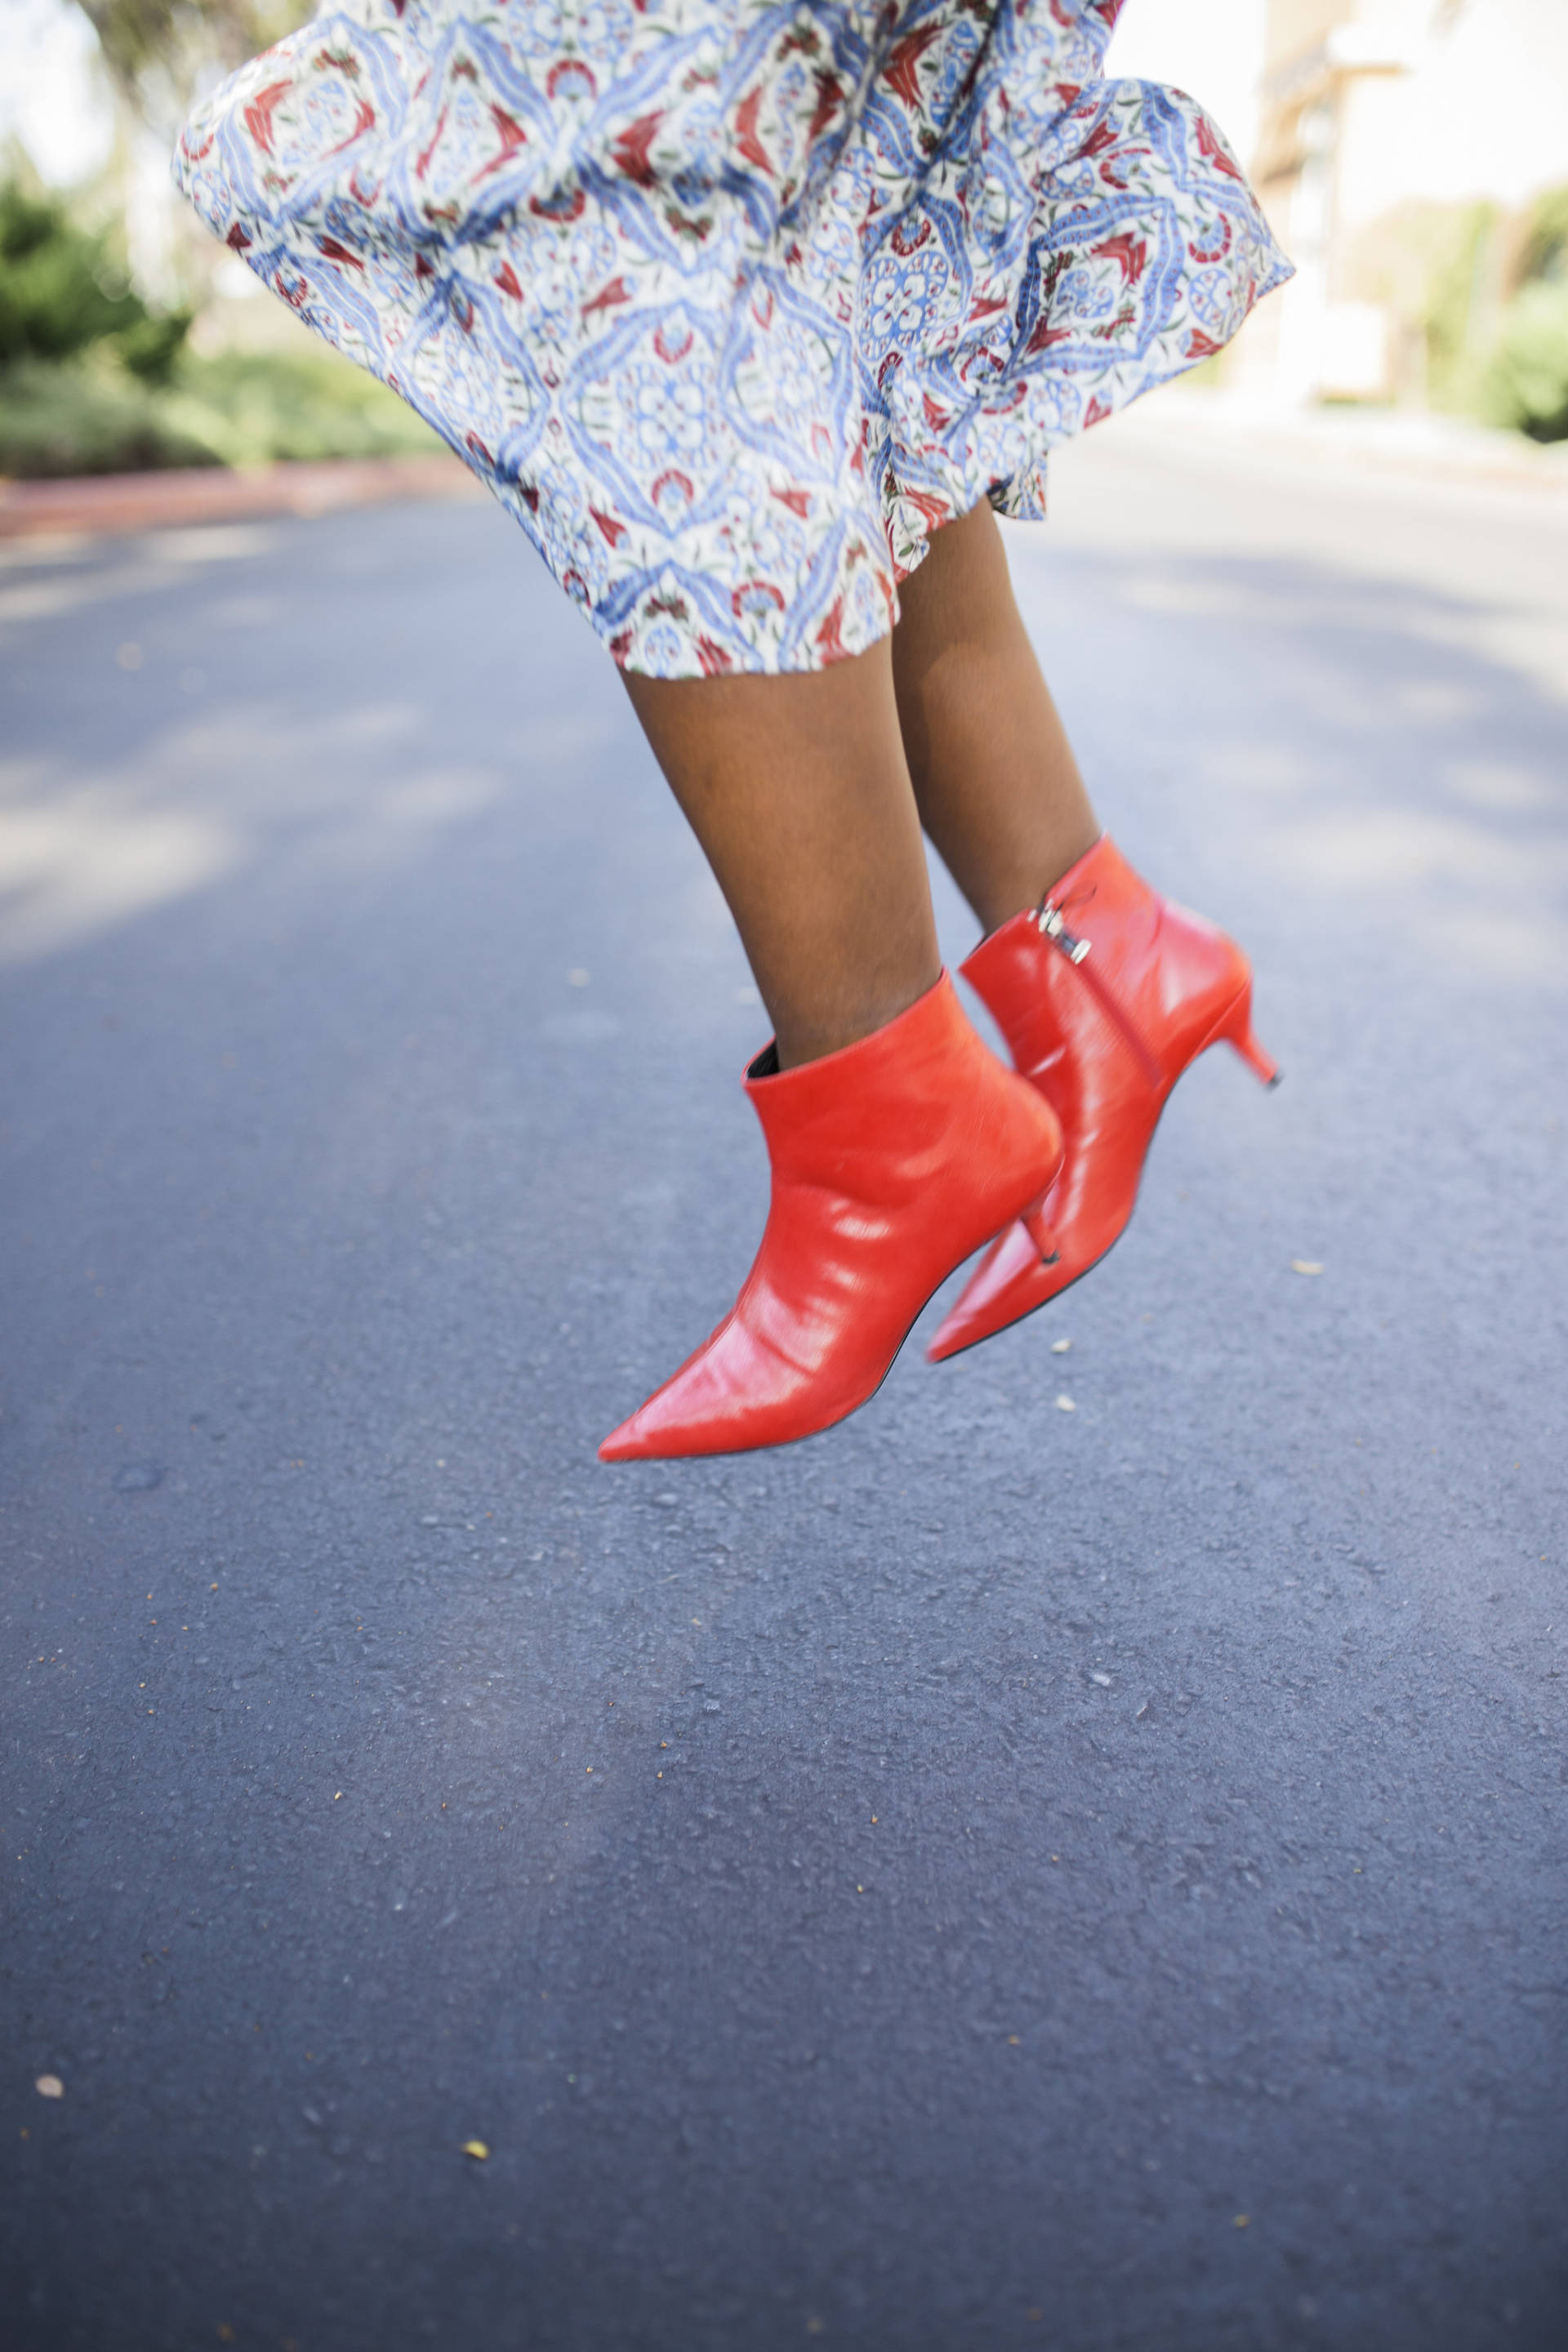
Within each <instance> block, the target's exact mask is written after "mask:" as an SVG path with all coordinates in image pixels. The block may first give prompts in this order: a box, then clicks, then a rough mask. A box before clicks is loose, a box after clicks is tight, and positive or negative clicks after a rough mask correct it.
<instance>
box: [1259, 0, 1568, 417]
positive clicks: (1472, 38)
mask: <svg viewBox="0 0 1568 2352" xmlns="http://www.w3.org/2000/svg"><path fill="white" fill-rule="evenodd" d="M1262 5H1263V6H1264V9H1265V25H1264V39H1263V74H1262V85H1261V89H1260V92H1259V111H1258V131H1257V140H1256V147H1255V150H1254V152H1253V155H1252V158H1251V168H1252V177H1253V180H1254V183H1255V184H1256V185H1257V187H1258V193H1259V194H1260V196H1261V197H1262V199H1263V202H1264V204H1265V205H1266V207H1267V209H1268V215H1269V217H1270V219H1271V221H1272V222H1273V225H1274V227H1275V230H1276V233H1277V234H1278V236H1279V239H1280V242H1281V243H1282V245H1283V246H1284V247H1285V248H1286V250H1287V252H1289V255H1290V256H1291V257H1292V259H1293V260H1294V261H1295V263H1296V267H1297V276H1296V278H1295V280H1294V282H1293V283H1292V284H1291V285H1290V286H1289V288H1287V289H1286V290H1285V292H1284V293H1283V295H1282V296H1280V297H1279V299H1277V300H1275V301H1272V302H1269V303H1266V304H1264V305H1263V306H1262V308H1261V310H1259V312H1258V315H1257V317H1256V318H1255V320H1253V321H1252V323H1251V324H1250V325H1249V326H1248V328H1247V331H1246V333H1245V334H1244V336H1243V337H1242V339H1241V341H1240V342H1239V344H1238V345H1237V352H1236V357H1235V362H1234V365H1233V369H1232V372H1231V376H1230V381H1231V382H1232V383H1235V384H1236V385H1237V387H1238V388H1240V389H1243V390H1245V391H1246V392H1247V393H1248V394H1252V395H1254V396H1258V397H1262V398H1266V399H1268V400H1270V401H1282V402H1285V403H1289V404H1298V403H1300V402H1304V401H1310V400H1321V399H1360V400H1389V399H1398V400H1404V401H1407V402H1411V403H1415V404H1420V403H1424V402H1425V401H1426V399H1427V397H1428V396H1429V394H1433V393H1434V392H1439V393H1440V392H1441V390H1442V387H1441V386H1437V385H1434V383H1432V381H1431V378H1432V373H1433V365H1434V358H1433V355H1434V352H1435V351H1436V352H1437V354H1438V359H1439V362H1441V363H1442V364H1444V365H1447V363H1448V361H1449V360H1450V359H1451V358H1452V359H1453V360H1454V365H1455V366H1456V367H1458V365H1459V364H1460V363H1461V362H1462V357H1463V353H1464V352H1466V351H1468V352H1482V351H1484V349H1485V348H1486V346H1487V344H1488V341H1489V336H1490V334H1491V333H1492V331H1493V330H1494V329H1495V326H1496V322H1497V320H1498V318H1499V317H1500V314H1501V311H1502V307H1503V305H1504V303H1505V302H1506V300H1507V299H1508V298H1509V296H1510V292H1511V291H1512V290H1513V282H1514V279H1513V272H1514V269H1515V266H1516V263H1517V259H1518V257H1519V255H1520V254H1521V251H1522V250H1523V248H1524V246H1525V244H1526V241H1527V238H1528V234H1529V225H1530V219H1531V199H1533V198H1536V197H1538V196H1539V195H1540V194H1542V192H1544V191H1546V190H1549V189H1551V188H1552V187H1554V186H1561V185H1563V184H1568V0H1262ZM1439 313H1440V315H1439ZM1435 320H1436V326H1435V324H1434V321H1435ZM1445 339H1446V340H1445ZM1450 346H1452V347H1453V351H1450ZM1455 352H1457V353H1458V357H1457V358H1456V357H1455V356H1454V354H1455Z"/></svg>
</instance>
